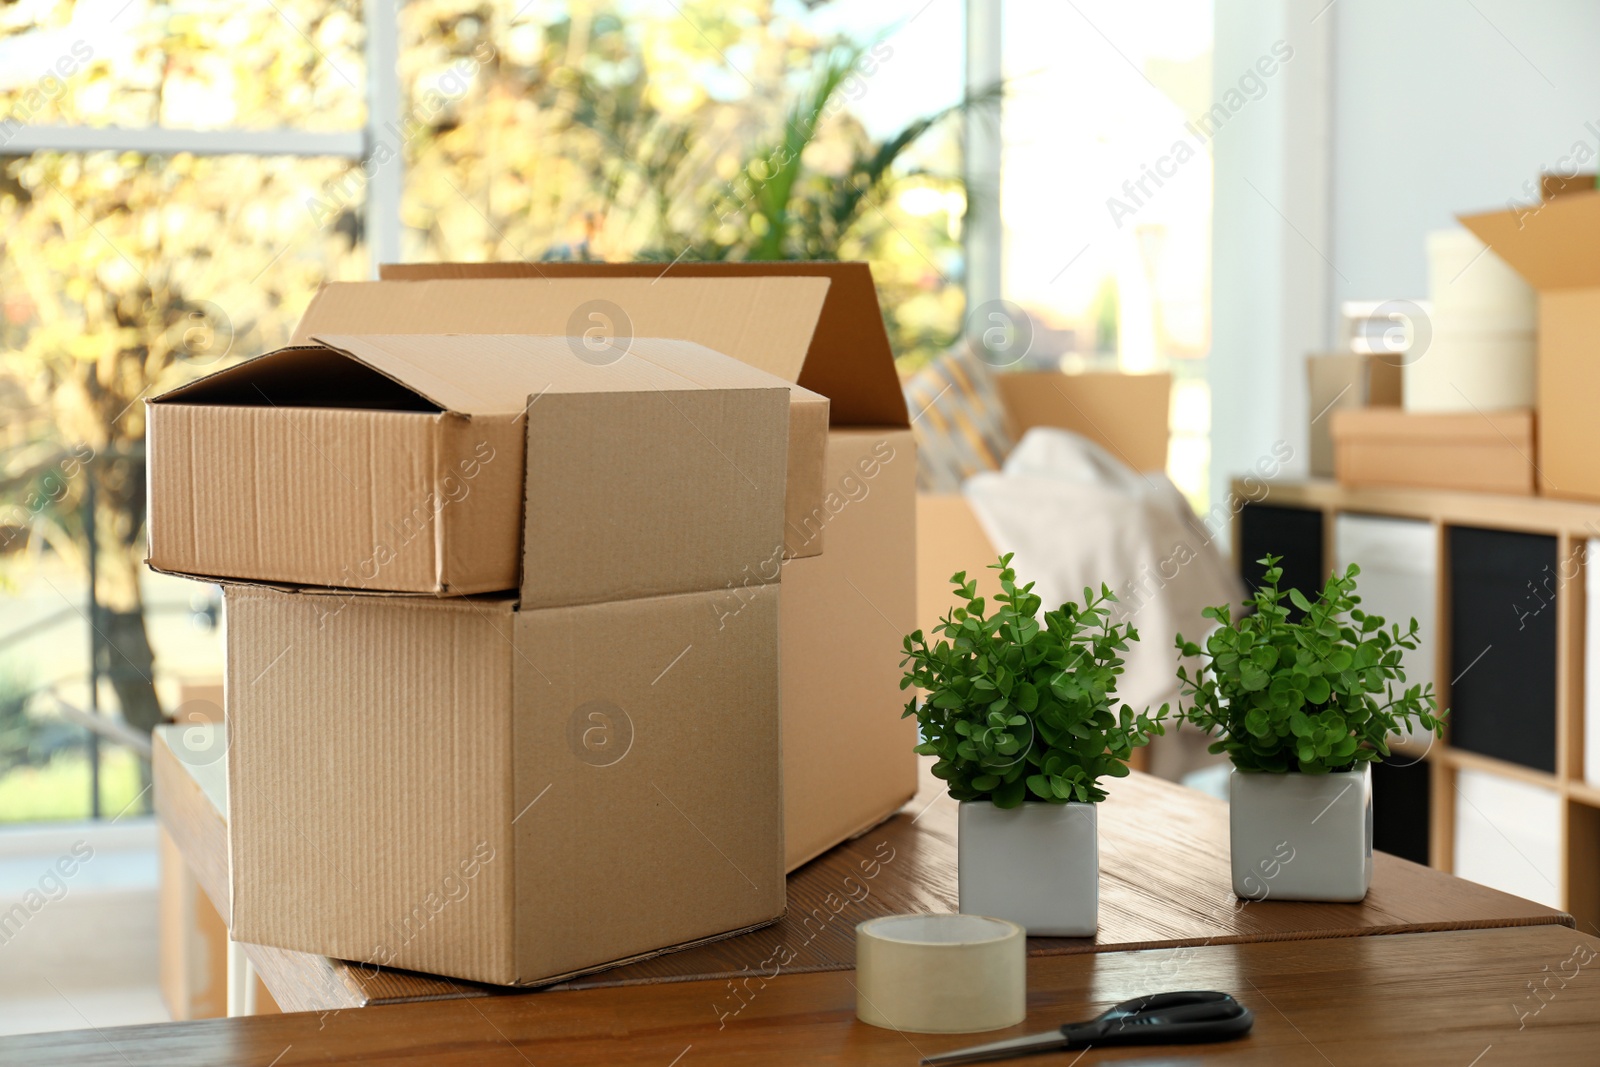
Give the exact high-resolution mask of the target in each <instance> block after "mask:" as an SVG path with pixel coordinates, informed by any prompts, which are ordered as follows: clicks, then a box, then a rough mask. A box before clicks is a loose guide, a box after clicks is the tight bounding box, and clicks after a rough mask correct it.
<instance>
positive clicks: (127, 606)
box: [0, 0, 367, 730]
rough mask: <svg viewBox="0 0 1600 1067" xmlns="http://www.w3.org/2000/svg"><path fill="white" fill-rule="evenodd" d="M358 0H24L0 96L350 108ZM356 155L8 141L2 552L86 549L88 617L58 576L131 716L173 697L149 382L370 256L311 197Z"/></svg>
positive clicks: (297, 111) (116, 115)
mask: <svg viewBox="0 0 1600 1067" xmlns="http://www.w3.org/2000/svg"><path fill="white" fill-rule="evenodd" d="M358 6H359V5H358V4H357V3H356V0H349V2H347V3H342V4H331V5H329V4H321V3H310V2H304V3H300V4H290V5H287V8H286V9H287V10H289V11H291V12H295V13H296V14H299V15H301V16H303V17H304V21H303V22H302V23H301V24H300V25H301V29H303V30H305V31H306V32H307V33H308V34H309V35H310V36H311V37H312V38H313V39H314V40H316V41H317V42H318V43H317V44H316V45H312V44H310V43H309V42H307V41H306V40H305V38H303V37H301V36H300V34H299V33H298V32H296V30H295V28H293V27H291V26H290V25H289V24H288V23H287V22H286V21H285V18H284V17H281V16H279V15H278V14H276V13H274V11H273V10H272V9H271V8H270V7H269V8H266V9H261V10H246V9H238V8H236V7H233V6H231V5H223V4H214V5H212V7H213V9H214V13H215V17H214V18H211V19H206V18H204V17H202V10H203V8H204V5H200V7H199V9H197V7H196V6H192V5H190V6H186V7H185V8H183V9H174V8H169V7H166V6H165V5H154V4H145V3H142V2H141V0H134V3H132V4H130V5H129V7H128V8H127V9H126V11H125V12H124V13H123V14H121V15H120V16H119V19H120V20H121V24H120V25H119V26H117V27H108V26H105V25H104V24H103V22H99V21H89V20H80V21H74V20H73V17H72V16H73V9H74V5H73V4H71V3H65V2H62V3H56V4H54V5H50V4H43V5H41V4H34V5H28V6H27V7H28V10H26V11H23V10H20V8H21V7H22V6H21V5H19V6H18V7H12V8H9V9H7V10H5V11H4V12H3V13H0V34H3V35H4V37H3V39H0V45H9V46H11V48H12V51H11V53H10V54H11V56H12V57H17V56H19V55H21V54H22V52H23V50H24V49H25V50H26V54H27V56H28V57H29V58H28V59H27V61H26V62H22V61H16V62H9V63H7V64H5V66H4V80H3V84H0V112H3V113H7V114H9V115H10V116H12V117H13V118H16V119H19V120H20V121H25V122H28V123H35V124H37V123H74V124H82V125H108V124H117V125H125V126H132V127H139V126H154V125H166V126H176V127H196V126H226V125H230V124H238V125H256V126H271V125H282V124H297V125H307V126H316V125H319V124H327V125H331V126H334V127H338V126H345V127H348V126H350V125H352V124H359V123H360V122H361V120H362V106H363V105H362V102H361V100H362V97H361V93H360V92H359V90H358V89H357V88H355V85H359V84H360V82H359V80H357V81H356V82H355V85H349V84H346V82H345V81H344V77H342V76H341V71H343V75H344V76H353V78H354V79H360V78H361V77H362V76H363V74H362V67H361V64H360V62H359V59H360V49H361V30H360V26H359V24H358V23H357V22H356V21H354V19H353V17H352V13H353V12H354V11H356V10H357V9H358ZM319 50H320V51H321V52H324V53H327V54H328V55H329V58H328V59H327V60H323V59H321V58H320V57H319V55H318V51H319ZM58 64H60V65H58ZM335 66H337V67H338V68H339V69H337V70H336V69H335ZM68 70H70V73H65V71H68ZM8 136H9V135H8ZM3 150H4V149H3V146H0V152H3ZM349 167H350V164H348V163H347V162H344V161H341V160H320V159H285V158H270V159H261V158H244V157H235V156H225V157H216V158H197V157H194V156H189V155H179V156H173V157H158V156H141V155H136V154H132V153H112V152H92V153H54V152H50V153H38V154H34V155H27V156H15V155H13V156H9V157H0V217H3V218H4V219H5V226H4V228H3V229H0V300H3V304H0V344H3V345H4V348H5V353H6V354H5V357H4V364H3V367H0V403H3V404H4V409H3V416H0V552H4V553H7V555H8V558H9V559H10V560H11V561H12V562H13V563H14V564H22V565H26V563H27V562H29V561H31V560H34V559H37V558H39V557H40V553H41V552H43V551H45V550H48V552H49V553H50V554H51V555H52V556H53V557H54V558H57V559H59V560H61V561H62V562H63V563H65V564H66V565H67V566H68V568H70V570H71V571H73V572H76V573H77V574H80V575H87V574H88V571H89V565H90V553H91V551H93V558H94V561H95V563H96V564H97V568H96V569H97V572H98V573H97V576H96V577H97V582H96V585H97V600H98V610H97V612H96V614H95V615H94V616H92V617H91V616H88V606H87V605H84V604H83V600H84V597H83V593H82V588H83V586H82V584H81V582H80V583H79V584H76V585H75V586H73V587H71V588H61V589H58V590H57V591H58V592H60V593H61V595H62V597H63V598H64V599H65V600H66V601H67V603H69V604H72V605H74V606H75V607H79V609H80V611H82V612H83V613H84V615H85V617H87V618H90V620H91V623H92V625H93V626H94V628H95V630H96V632H97V634H98V639H99V640H98V644H99V656H100V666H101V669H102V670H103V671H104V674H105V677H106V679H107V681H108V683H109V685H110V687H111V688H112V690H113V691H114V693H115V695H116V698H117V706H118V707H119V708H120V711H121V714H122V716H123V717H124V719H125V720H126V721H127V722H128V723H129V724H130V725H133V726H136V727H138V728H140V729H144V730H148V729H149V728H150V727H151V726H153V725H154V724H155V723H157V722H158V721H160V719H161V710H162V709H161V706H160V702H159V700H158V699H157V694H156V689H155V685H154V679H155V668H154V662H153V656H152V653H151V648H150V641H149V635H148V633H147V631H146V626H145V616H144V603H143V597H142V594H141V588H140V576H141V574H142V572H143V565H142V562H141V561H142V559H143V556H144V531H143V525H144V517H145V479H144V448H143V441H144V407H143V399H144V398H145V397H146V396H149V395H151V394H152V393H155V392H159V391H160V390H161V389H163V388H165V387H167V386H168V385H171V384H176V383H178V382H180V381H183V380H186V379H187V378H191V377H194V376H195V375H197V374H200V373H204V372H205V371H207V370H211V369H214V368H215V367H217V366H220V365H221V361H222V360H224V359H229V358H237V357H238V356H240V355H244V354H249V353H252V352H255V351H259V350H260V349H261V348H263V347H268V346H271V345H274V344H277V343H280V342H281V341H282V340H283V339H284V338H285V336H286V329H287V327H288V326H289V325H290V324H292V322H293V317H294V316H295V315H297V314H298V312H299V310H300V309H301V308H303V307H304V304H305V302H306V301H307V300H308V299H309V297H310V295H311V294H312V293H313V292H314V291H315V288H316V285H317V284H318V283H319V282H320V281H322V280H324V279H327V278H337V277H346V278H351V277H356V278H358V277H362V276H364V275H365V273H366V267H367V265H366V261H365V257H364V255H362V254H361V253H360V251H359V250H358V249H356V248H355V247H354V242H353V237H354V235H355V231H354V229H353V227H352V226H351V225H349V218H350V216H348V215H347V216H346V217H345V218H344V219H342V220H341V222H342V223H343V224H342V225H335V226H330V227H328V228H327V229H325V230H319V229H318V228H317V227H316V226H315V225H313V224H312V223H311V221H310V220H309V219H308V217H307V214H306V211H305V207H304V199H305V195H306V193H307V191H309V190H312V189H315V188H317V187H319V186H321V185H322V184H323V183H325V182H327V181H330V180H335V179H337V178H338V177H339V176H340V175H341V174H343V173H344V172H346V171H347V170H348V169H349ZM91 500H92V501H93V503H94V507H93V512H92V516H91V514H90V511H89V508H88V506H87V505H88V503H89V501H91ZM91 522H92V529H93V532H94V535H95V541H96V544H95V545H94V546H93V548H92V549H91V546H90V544H89V532H90V529H91V525H90V524H91ZM37 573H39V574H40V575H41V576H42V578H43V580H44V581H46V582H50V583H51V584H52V585H55V584H56V582H52V581H51V579H50V577H49V575H48V573H46V572H45V571H38V572H37ZM57 581H59V578H58V579H57Z"/></svg>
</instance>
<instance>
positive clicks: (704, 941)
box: [509, 906, 788, 989]
mask: <svg viewBox="0 0 1600 1067" xmlns="http://www.w3.org/2000/svg"><path fill="white" fill-rule="evenodd" d="M784 910H785V912H786V911H787V910H788V908H787V906H785V908H784ZM781 918H783V915H782V914H778V915H774V916H773V917H772V918H770V919H764V920H762V921H761V922H758V923H753V924H751V925H750V926H745V927H741V928H740V929H738V930H729V931H728V932H727V933H725V934H713V935H712V936H710V937H702V938H698V939H696V940H694V941H685V942H683V943H682V944H678V945H669V946H667V947H666V948H658V949H656V950H655V951H653V952H641V953H640V954H639V955H637V956H629V957H628V958H627V959H622V960H613V961H611V962H610V963H602V964H598V965H597V966H594V967H585V968H583V969H582V970H577V971H569V972H567V973H566V974H558V975H556V976H555V977H554V978H541V979H539V980H538V981H537V982H515V983H512V985H511V986H510V987H509V988H514V989H551V988H554V987H555V983H557V982H567V981H571V980H572V979H574V978H581V977H583V976H584V975H586V974H598V973H599V972H601V971H609V970H611V969H612V968H614V967H621V966H624V965H626V964H629V963H639V962H641V961H643V960H653V959H655V958H656V957H657V956H666V955H669V954H671V953H673V952H682V951H683V950H684V949H690V948H699V947H700V946H701V945H710V944H714V943H715V942H718V941H726V940H728V939H729V938H730V937H740V936H742V935H744V934H748V933H752V932H753V931H756V930H762V929H765V928H766V927H768V926H771V925H772V924H773V923H775V922H777V921H778V920H779V919H781ZM697 977H699V976H697V975H686V976H684V977H683V978H664V979H660V980H659V981H661V982H689V981H694V980H695V979H696V978H697ZM645 984H647V985H655V984H658V983H657V982H647V983H645ZM584 988H586V989H587V988H590V987H589V986H585V987H584Z"/></svg>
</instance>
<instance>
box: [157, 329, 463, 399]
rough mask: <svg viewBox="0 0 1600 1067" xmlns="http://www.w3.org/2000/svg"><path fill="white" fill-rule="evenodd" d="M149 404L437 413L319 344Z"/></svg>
mask: <svg viewBox="0 0 1600 1067" xmlns="http://www.w3.org/2000/svg"><path fill="white" fill-rule="evenodd" d="M149 402H150V403H152V404H167V403H173V402H177V403H186V404H210V405H214V406H218V407H260V406H262V405H263V404H268V405H276V406H278V407H293V408H343V407H349V408H361V409H364V410H383V411H423V412H437V411H439V410H440V408H439V405H437V404H436V403H434V402H432V401H431V400H429V399H427V398H426V397H424V396H422V395H421V394H419V393H418V392H417V391H416V390H414V389H412V388H410V387H409V386H407V385H405V384H403V383H401V382H397V381H395V380H394V378H393V377H391V376H388V375H385V374H383V373H381V372H379V371H377V370H374V369H373V368H372V367H369V366H367V365H365V364H363V363H360V362H358V361H356V360H353V359H351V358H349V357H348V356H346V355H344V354H343V353H340V352H334V351H332V350H330V349H328V348H327V347H325V346H323V345H299V346H296V347H293V348H280V349H278V350H277V351H275V352H268V353H267V354H265V355H261V356H256V357H254V358H253V359H247V360H245V361H244V362H243V363H238V364H235V365H234V366H232V367H228V368H225V369H224V370H220V371H217V372H215V373H213V374H208V375H206V376H205V377H203V378H197V379H195V380H194V381H192V382H189V383H187V384H185V385H180V386H178V387H177V388H176V389H169V390H167V391H166V392H165V393H162V394H161V395H160V396H155V397H151V398H150V401H149Z"/></svg>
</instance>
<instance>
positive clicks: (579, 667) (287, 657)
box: [150, 265, 916, 984]
mask: <svg viewBox="0 0 1600 1067" xmlns="http://www.w3.org/2000/svg"><path fill="white" fill-rule="evenodd" d="M778 266H784V265H778ZM796 266H802V267H803V266H812V267H813V270H812V271H811V272H810V273H809V274H807V273H805V272H803V271H794V272H792V275H791V276H788V277H763V276H760V275H759V273H757V272H750V273H749V274H748V276H744V272H743V271H738V270H735V271H731V272H725V273H718V274H716V275H713V276H706V277H698V278H693V279H678V278H676V277H668V278H659V279H657V278H656V275H657V274H659V270H658V269H654V270H651V272H650V274H648V275H643V274H642V272H636V273H635V274H633V275H631V276H630V275H629V273H628V271H627V269H626V268H622V269H616V268H613V269H612V270H611V271H610V272H609V273H607V272H600V274H601V276H598V277H584V276H578V275H574V276H569V277H566V278H563V279H559V280H556V279H551V280H545V279H538V280H518V279H514V278H507V279H504V280H498V281H497V280H492V279H482V278H480V279H466V278H460V279H456V280H452V281H441V282H409V281H386V282H378V283H365V284H352V285H342V286H331V287H329V288H327V289H325V290H324V291H323V292H322V293H321V294H320V295H319V297H318V299H317V300H316V302H315V303H314V304H313V306H312V308H311V309H310V311H309V312H308V313H307V316H306V318H305V320H304V321H303V322H302V324H301V327H300V330H299V333H298V336H297V342H299V343H300V345H301V346H302V347H296V348H291V349H287V350H283V351H281V352H279V353H275V354H272V355H270V356H268V357H264V358H262V359H259V360H255V361H251V362H248V363H245V364H241V365H239V366H237V367H235V368H231V369H230V370H227V371H223V372H221V373H219V374H217V375H213V376H211V377H210V378H207V379H203V380H202V381H201V382H198V383H195V384H194V385H191V386H188V387H184V388H183V389H180V390H176V391H174V392H173V393H170V394H168V395H166V396H164V397H162V398H159V399H158V400H156V401H155V402H153V403H152V404H151V412H150V413H151V431H150V468H151V469H150V476H151V519H150V537H151V563H152V565H153V566H156V567H158V568H161V569H165V570H171V571H175V572H179V573H186V574H193V575H199V576H204V577H207V578H212V579H220V580H224V581H226V582H230V583H231V584H229V586H228V595H227V611H226V626H227V644H228V657H229V662H228V667H227V693H226V710H227V717H228V727H229V741H230V748H229V752H228V757H227V766H228V776H229V811H228V816H229V837H230V853H231V866H232V872H231V875H232V877H231V885H232V898H233V899H232V935H233V937H234V938H235V939H238V940H243V941H252V942H257V943H262V944H268V945H274V946H279V947H283V948H290V949H296V950H300V951H306V952H314V953H318V954H323V955H333V956H337V957H340V958H346V959H353V960H358V961H363V962H367V963H370V964H372V965H374V966H383V965H392V966H398V967H405V968H410V969H417V970H424V971H430V972H433V973H438V974H444V975H448V976H452V977H461V978H468V979H474V980H480V981H487V982H496V983H505V984H530V983H531V984H537V983H542V982H548V981H552V980H555V979H557V978H560V977H563V976H567V975H571V974H574V973H578V972H581V971H585V970H592V969H596V968H601V967H605V966H608V965H611V964H613V963H617V962H621V961H623V960H626V959H632V958H638V957H640V956H642V955H648V954H651V953H654V952H657V951H662V950H665V949H668V948H673V947H682V946H683V945H685V944H690V943H695V942H697V941H701V940H704V939H707V938H713V937H718V936H724V935H727V934H730V933H734V932H738V931H739V930H742V929H747V928H750V927H752V926H755V925H759V924H761V923H764V922H767V921H770V920H772V919H774V918H776V917H777V916H778V915H779V914H781V912H782V910H783V905H784V879H783V875H784V872H785V871H786V870H789V869H792V868H793V867H795V866H798V865H799V863H801V862H803V861H804V860H805V859H807V858H809V857H810V856H812V855H815V854H816V853H818V852H820V851H822V850H824V849H826V848H828V847H830V846H831V845H833V844H835V843H837V842H838V841H840V840H843V839H845V838H846V837H848V836H851V835H852V834H854V833H857V832H859V831H861V830H863V829H865V828H867V827H868V826H871V825H873V824H875V823H876V822H878V821H881V819H883V818H884V817H886V816H887V815H889V814H892V813H893V811H894V810H896V809H897V808H898V807H899V806H900V805H901V804H903V803H904V801H905V800H906V799H908V798H909V797H910V795H911V794H912V793H913V792H914V791H915V785H916V771H915V762H914V757H913V756H912V754H911V749H912V746H913V745H914V743H915V742H914V737H913V735H912V733H911V729H910V726H909V724H908V723H907V722H903V721H902V720H901V719H900V718H899V704H900V700H899V692H898V688H897V685H896V682H897V677H896V675H897V672H896V667H895V663H896V657H895V654H894V652H895V648H894V645H895V644H897V643H898V637H899V634H900V633H903V632H905V631H906V630H909V629H910V628H911V626H912V618H913V616H914V603H913V597H914V574H913V571H912V567H913V560H914V551H913V546H914V541H913V538H914V530H913V528H912V523H913V515H914V501H913V498H912V488H911V487H912V480H913V471H914V467H915V464H914V457H913V455H912V453H911V445H910V442H909V432H908V431H907V430H906V415H905V409H904V405H903V402H902V401H900V398H899V391H898V388H897V384H896V380H895V377H894V371H893V365H892V360H891V359H890V357H889V353H888V348H887V343H886V340H884V339H883V331H882V325H881V320H879V319H878V310H877V305H876V299H875V297H874V296H873V292H872V287H871V280H870V276H869V275H867V273H866V270H865V268H864V267H859V266H857V265H821V266H817V265H796ZM645 269H647V270H649V269H650V268H645ZM841 280H842V281H843V282H844V284H843V285H840V284H839V283H840V281H841ZM830 283H831V284H830ZM830 312H831V313H830ZM869 314H870V317H871V321H870V324H868V323H867V321H866V316H867V315H869ZM596 316H599V318H596ZM593 325H599V326H601V327H603V329H602V331H601V332H602V333H603V334H604V336H603V337H597V336H596V335H595V334H593V333H591V334H590V336H589V337H587V338H585V336H584V334H585V332H586V331H587V330H588V329H589V328H590V327H591V326H593ZM871 327H876V329H875V331H874V330H873V329H872V328H871ZM447 334H455V335H457V336H442V335H447ZM462 335H469V336H462ZM533 335H546V336H533ZM551 335H554V336H551ZM658 337H665V338H673V340H657V339H655V338H658ZM697 341H700V342H707V341H711V342H715V344H714V345H709V346H707V347H702V345H701V344H699V343H695V342H697ZM713 347H714V348H716V349H718V350H719V351H720V352H726V353H728V354H729V355H730V356H733V357H736V358H728V357H727V356H723V355H720V354H719V351H713V350H712V348H713ZM741 361H742V362H741ZM761 368H766V370H772V371H775V372H776V373H774V374H769V373H767V372H766V370H763V369H761ZM808 379H814V380H818V381H821V382H824V383H826V384H827V385H828V386H829V388H831V389H832V390H833V391H834V393H833V395H835V396H839V397H842V398H843V399H842V400H835V402H834V403H833V405H832V412H833V419H832V422H833V428H832V429H831V430H830V428H829V404H828V401H827V400H826V399H825V398H824V397H823V396H822V395H820V394H819V393H818V392H813V391H811V390H809V389H807V388H805V387H804V386H805V384H806V382H807V380H808ZM797 380H798V382H799V384H795V383H796V381H797ZM885 383H887V385H888V386H889V390H890V391H888V392H886V391H885V390H884V389H883V385H884V384H885ZM890 397H892V399H893V403H892V404H890V403H888V399H889V398H890ZM846 420H850V421H846ZM863 424H864V425H863ZM858 427H859V428H858ZM786 441H787V449H786V448H785V442H786ZM780 590H781V594H780ZM891 642H893V643H894V644H891ZM780 663H781V670H780ZM780 703H781V719H780Z"/></svg>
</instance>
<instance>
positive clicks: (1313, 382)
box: [1306, 352, 1402, 478]
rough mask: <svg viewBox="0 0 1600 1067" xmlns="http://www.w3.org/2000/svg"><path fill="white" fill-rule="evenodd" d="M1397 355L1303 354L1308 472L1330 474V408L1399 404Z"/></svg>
mask: <svg viewBox="0 0 1600 1067" xmlns="http://www.w3.org/2000/svg"><path fill="white" fill-rule="evenodd" d="M1401 358H1402V357H1399V356H1391V355H1378V354H1363V353H1358V352H1326V353H1319V354H1317V355H1312V356H1307V357H1306V385H1307V389H1308V397H1309V399H1310V402H1311V405H1310V406H1311V411H1310V414H1309V415H1308V416H1307V417H1308V418H1309V419H1310V420H1311V421H1310V424H1311V430H1310V434H1311V475H1312V477H1314V478H1332V477H1333V476H1334V466H1333V430H1332V419H1331V418H1330V417H1329V416H1331V415H1332V414H1333V412H1334V411H1336V410H1338V411H1342V410H1344V409H1346V408H1368V407H1388V408H1398V407H1399V406H1400V398H1401V391H1400V390H1401V386H1400V371H1401V366H1400V363H1401Z"/></svg>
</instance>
